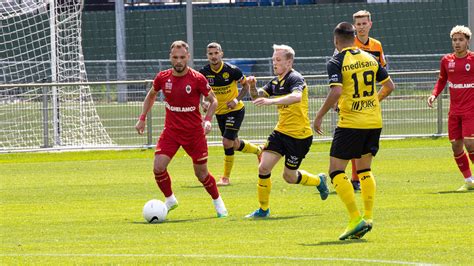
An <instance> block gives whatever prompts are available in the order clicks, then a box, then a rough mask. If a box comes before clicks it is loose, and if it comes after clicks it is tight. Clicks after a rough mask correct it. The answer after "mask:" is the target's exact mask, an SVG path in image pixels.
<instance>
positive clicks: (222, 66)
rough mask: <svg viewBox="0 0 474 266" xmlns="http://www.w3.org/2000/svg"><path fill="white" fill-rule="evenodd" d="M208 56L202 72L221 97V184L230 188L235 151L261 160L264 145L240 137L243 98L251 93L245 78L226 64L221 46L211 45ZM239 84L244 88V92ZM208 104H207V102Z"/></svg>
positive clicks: (218, 100) (218, 97) (219, 121)
mask: <svg viewBox="0 0 474 266" xmlns="http://www.w3.org/2000/svg"><path fill="white" fill-rule="evenodd" d="M206 54H207V59H208V60H209V64H208V65H206V66H204V67H203V68H202V69H201V70H200V72H201V74H203V75H204V76H205V77H206V78H207V81H208V82H209V85H210V86H211V88H212V91H213V92H214V94H215V95H216V98H217V110H216V118H217V123H218V124H219V129H220V131H221V135H222V145H223V146H224V154H225V155H224V173H223V174H222V177H221V179H220V180H219V181H218V182H217V185H218V186H227V185H230V173H231V171H232V167H233V166H234V151H240V152H243V153H253V154H255V155H257V158H258V157H259V156H260V154H261V153H262V149H261V147H260V146H257V145H255V144H252V143H250V142H248V141H245V140H242V139H239V137H238V133H239V129H240V126H241V125H242V121H243V120H244V116H245V106H244V103H243V102H242V99H243V98H244V97H245V96H246V95H247V94H248V92H249V86H248V84H247V82H246V79H245V76H244V75H243V74H242V71H241V70H240V69H239V68H238V67H236V66H234V65H231V64H229V63H227V62H224V61H222V57H223V56H224V52H223V51H222V47H221V45H220V44H218V43H216V42H212V43H209V44H208V45H207V53H206ZM237 83H240V84H241V85H242V89H241V90H240V92H239V89H238V87H237ZM204 104H206V103H205V102H204Z"/></svg>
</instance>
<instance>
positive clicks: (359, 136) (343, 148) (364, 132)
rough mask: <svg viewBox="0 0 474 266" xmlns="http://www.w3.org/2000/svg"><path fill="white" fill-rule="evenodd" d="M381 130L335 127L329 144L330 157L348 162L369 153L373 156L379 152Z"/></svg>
mask: <svg viewBox="0 0 474 266" xmlns="http://www.w3.org/2000/svg"><path fill="white" fill-rule="evenodd" d="M380 133H382V129H381V128H376V129H358V128H340V127H337V128H336V130H335V132H334V139H333V141H332V143H331V152H330V155H331V156H332V157H335V158H338V159H343V160H350V159H358V158H361V157H362V155H365V154H368V153H371V154H372V155H373V156H375V155H376V154H377V152H378V150H379V140H380Z"/></svg>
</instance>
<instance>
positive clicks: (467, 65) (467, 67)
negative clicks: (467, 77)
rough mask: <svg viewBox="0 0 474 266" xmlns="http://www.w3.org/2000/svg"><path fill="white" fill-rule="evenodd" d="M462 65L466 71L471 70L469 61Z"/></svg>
mask: <svg viewBox="0 0 474 266" xmlns="http://www.w3.org/2000/svg"><path fill="white" fill-rule="evenodd" d="M464 67H465V68H466V71H469V70H471V65H470V64H469V63H467V64H466V65H465V66H464Z"/></svg>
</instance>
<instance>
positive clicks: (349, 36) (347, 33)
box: [334, 22, 355, 43]
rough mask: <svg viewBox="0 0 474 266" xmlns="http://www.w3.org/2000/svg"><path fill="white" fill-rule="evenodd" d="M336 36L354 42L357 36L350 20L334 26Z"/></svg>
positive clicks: (346, 41)
mask: <svg viewBox="0 0 474 266" xmlns="http://www.w3.org/2000/svg"><path fill="white" fill-rule="evenodd" d="M334 36H336V38H337V39H338V40H340V41H342V42H344V43H350V42H353V41H354V38H355V29H354V26H353V25H352V24H351V23H349V22H341V23H339V24H337V26H336V27H335V28H334Z"/></svg>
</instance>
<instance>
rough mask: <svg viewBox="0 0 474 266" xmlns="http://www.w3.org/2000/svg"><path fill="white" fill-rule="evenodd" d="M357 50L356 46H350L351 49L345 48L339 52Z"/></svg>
mask: <svg viewBox="0 0 474 266" xmlns="http://www.w3.org/2000/svg"><path fill="white" fill-rule="evenodd" d="M357 49H359V48H358V47H357V46H351V47H346V48H344V49H342V51H341V52H344V51H346V50H357Z"/></svg>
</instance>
